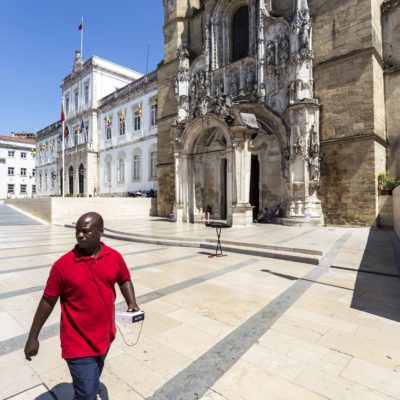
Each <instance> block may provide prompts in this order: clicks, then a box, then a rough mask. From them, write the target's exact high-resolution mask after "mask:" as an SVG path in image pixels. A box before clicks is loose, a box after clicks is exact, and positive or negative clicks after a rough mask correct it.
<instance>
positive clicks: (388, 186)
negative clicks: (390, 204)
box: [378, 172, 400, 196]
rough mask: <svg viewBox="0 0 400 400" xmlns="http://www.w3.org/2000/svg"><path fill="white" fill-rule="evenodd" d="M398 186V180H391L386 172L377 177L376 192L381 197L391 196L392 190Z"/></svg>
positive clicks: (399, 182)
mask: <svg viewBox="0 0 400 400" xmlns="http://www.w3.org/2000/svg"><path fill="white" fill-rule="evenodd" d="M398 185H400V179H396V178H392V177H391V176H390V175H389V174H388V173H387V172H381V173H380V174H379V175H378V190H379V194H380V195H381V196H387V195H389V196H391V195H392V190H393V189H394V188H395V187H396V186H398Z"/></svg>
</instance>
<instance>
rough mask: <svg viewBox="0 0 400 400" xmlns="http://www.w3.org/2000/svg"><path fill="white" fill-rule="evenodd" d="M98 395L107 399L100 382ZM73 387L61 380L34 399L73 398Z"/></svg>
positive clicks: (106, 392) (105, 390) (69, 399)
mask: <svg viewBox="0 0 400 400" xmlns="http://www.w3.org/2000/svg"><path fill="white" fill-rule="evenodd" d="M99 395H100V398H101V400H109V397H108V390H107V387H106V386H105V385H104V384H103V383H101V382H100V389H99ZM73 396H74V388H73V387H72V383H66V382H62V383H59V384H58V385H56V386H54V387H53V388H52V389H51V390H50V391H49V392H47V393H43V394H41V395H40V396H37V397H36V398H35V400H54V399H57V400H73Z"/></svg>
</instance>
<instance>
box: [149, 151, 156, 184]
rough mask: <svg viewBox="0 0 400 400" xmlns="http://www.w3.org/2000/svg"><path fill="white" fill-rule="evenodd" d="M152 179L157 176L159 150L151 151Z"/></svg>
mask: <svg viewBox="0 0 400 400" xmlns="http://www.w3.org/2000/svg"><path fill="white" fill-rule="evenodd" d="M149 175H150V176H149V177H150V179H156V178H157V151H150V174H149Z"/></svg>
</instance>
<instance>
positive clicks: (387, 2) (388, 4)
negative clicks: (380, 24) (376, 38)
mask: <svg viewBox="0 0 400 400" xmlns="http://www.w3.org/2000/svg"><path fill="white" fill-rule="evenodd" d="M399 4H400V3H399V0H383V2H382V13H387V12H388V11H390V10H391V9H392V8H394V7H395V6H398V5H399Z"/></svg>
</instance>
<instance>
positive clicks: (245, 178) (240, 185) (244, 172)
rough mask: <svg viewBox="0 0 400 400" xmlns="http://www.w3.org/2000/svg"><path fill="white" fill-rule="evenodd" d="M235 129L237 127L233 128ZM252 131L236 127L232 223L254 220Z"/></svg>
mask: <svg viewBox="0 0 400 400" xmlns="http://www.w3.org/2000/svg"><path fill="white" fill-rule="evenodd" d="M233 129H235V128H233ZM251 133H252V132H251V131H249V130H248V129H247V128H239V129H238V128H236V132H234V136H235V137H234V139H233V167H234V173H233V174H232V175H233V177H234V191H235V193H234V196H233V207H232V224H234V225H249V224H251V223H252V222H253V208H252V207H251V205H250V203H249V197H250V172H251V151H250V149H249V146H250V137H251Z"/></svg>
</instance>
